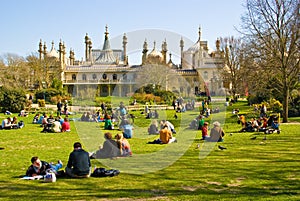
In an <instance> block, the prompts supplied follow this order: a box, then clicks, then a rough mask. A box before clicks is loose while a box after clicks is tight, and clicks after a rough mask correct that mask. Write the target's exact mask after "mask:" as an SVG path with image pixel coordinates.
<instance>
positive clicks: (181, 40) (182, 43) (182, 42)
mask: <svg viewBox="0 0 300 201" xmlns="http://www.w3.org/2000/svg"><path fill="white" fill-rule="evenodd" d="M183 46H184V41H183V38H182V36H181V39H180V47H182V48H183Z"/></svg>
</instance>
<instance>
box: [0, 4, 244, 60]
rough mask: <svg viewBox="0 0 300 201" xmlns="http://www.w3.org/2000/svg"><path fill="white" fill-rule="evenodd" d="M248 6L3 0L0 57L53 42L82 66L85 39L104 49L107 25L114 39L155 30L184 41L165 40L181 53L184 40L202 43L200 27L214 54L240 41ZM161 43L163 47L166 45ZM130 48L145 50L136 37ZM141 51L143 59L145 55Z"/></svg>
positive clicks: (28, 53) (25, 53)
mask: <svg viewBox="0 0 300 201" xmlns="http://www.w3.org/2000/svg"><path fill="white" fill-rule="evenodd" d="M242 3H243V1H241V0H229V1H224V0H209V1H208V0H152V1H151V0H147V1H146V0H144V1H143V0H127V1H125V0H123V1H121V0H105V1H104V0H48V1H46V0H27V1H20V0H1V1H0V5H1V7H0V9H1V12H0V19H1V37H0V56H3V55H4V54H6V53H14V54H17V55H19V56H24V57H26V56H28V55H30V54H31V53H35V52H36V51H37V49H38V43H39V41H40V39H42V41H45V42H46V44H47V47H48V50H49V49H50V48H51V42H52V41H54V43H55V48H56V49H58V43H59V40H60V39H61V40H62V41H64V42H65V45H66V49H67V52H69V50H70V48H72V49H73V50H74V51H75V57H76V59H79V60H80V59H81V58H82V57H84V36H85V34H86V33H88V35H89V36H90V37H91V39H92V42H93V48H102V43H103V40H104V34H103V33H104V32H105V25H106V24H107V25H108V27H109V33H110V38H111V39H114V38H116V37H118V36H120V35H123V34H124V33H131V32H137V33H139V34H143V33H147V32H148V31H147V30H152V29H155V30H164V31H167V32H172V33H174V34H175V35H176V36H177V35H178V36H179V38H178V41H177V39H175V41H174V39H172V40H171V41H170V40H169V39H168V38H166V37H165V36H162V37H165V38H166V40H167V42H168V43H169V44H172V43H174V46H175V47H177V46H178V50H179V40H180V36H182V37H184V38H185V39H187V40H188V39H189V40H190V41H191V42H192V43H194V42H196V40H197V39H198V27H199V25H200V26H201V30H202V40H207V41H208V44H209V47H211V48H212V49H214V46H215V40H216V38H218V37H226V36H232V35H233V36H236V37H237V36H239V35H238V33H237V31H235V28H234V27H239V26H240V23H241V20H240V18H241V15H242V14H243V13H244V12H245V8H244V7H243V6H242ZM140 30H146V31H144V32H139V31H140ZM129 35H130V34H129ZM162 35H163V34H162ZM148 37H150V36H147V34H145V37H144V36H141V38H143V40H144V38H147V41H148V42H149V49H151V48H152V47H153V44H152V43H153V40H156V39H155V38H154V39H152V38H151V37H150V38H151V40H148ZM157 40H158V41H157V44H158V47H160V45H161V40H163V39H157ZM129 43H138V44H140V48H142V45H143V44H142V43H143V41H137V40H136V39H135V37H131V38H129V37H128V44H129ZM175 43H176V44H175ZM119 44H120V45H118V42H116V43H113V42H112V48H114V49H120V48H122V44H121V42H119ZM188 45H190V44H189V43H186V46H185V49H187V48H188ZM135 51H136V52H139V54H140V51H139V49H136V50H135ZM171 51H172V50H171ZM173 51H177V50H173ZM131 56H132V57H135V56H136V55H134V54H133V55H129V61H131V60H132V63H134V62H135V61H136V60H134V59H133V58H130V57H131ZM138 57H139V56H138Z"/></svg>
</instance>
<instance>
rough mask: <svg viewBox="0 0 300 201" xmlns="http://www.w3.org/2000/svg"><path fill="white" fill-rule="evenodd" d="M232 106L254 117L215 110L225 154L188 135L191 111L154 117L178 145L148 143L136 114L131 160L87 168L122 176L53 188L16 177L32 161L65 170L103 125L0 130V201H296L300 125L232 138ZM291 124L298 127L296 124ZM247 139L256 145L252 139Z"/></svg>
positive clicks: (64, 181) (63, 182)
mask: <svg viewBox="0 0 300 201" xmlns="http://www.w3.org/2000/svg"><path fill="white" fill-rule="evenodd" d="M214 106H215V105H214ZM219 106H220V107H222V105H219ZM235 107H238V108H239V109H240V111H241V112H242V113H245V114H251V115H253V112H252V108H250V107H248V106H247V105H246V104H245V103H244V102H239V103H236V104H235V105H233V106H231V107H228V108H227V111H228V112H226V114H225V108H221V111H223V112H221V113H220V114H213V115H212V116H211V117H210V118H209V119H207V121H210V122H211V123H212V121H215V120H219V121H220V122H222V121H223V122H222V126H223V128H224V129H225V131H226V135H225V141H224V142H222V143H220V144H221V145H222V146H224V147H227V149H226V150H223V151H221V150H219V149H218V148H217V144H215V143H207V142H205V143H203V141H201V140H200V136H201V132H199V131H196V130H189V129H186V128H187V126H188V124H189V123H190V121H191V120H192V119H193V118H195V117H196V116H197V114H198V112H197V111H196V110H195V111H190V112H186V113H182V114H179V118H178V119H177V120H175V119H174V118H173V115H174V111H170V110H167V111H161V112H160V117H161V118H167V119H169V120H170V121H171V122H172V123H173V124H174V125H175V126H176V129H177V131H178V132H177V134H176V138H177V139H178V143H174V144H169V145H155V144H154V145H153V144H147V142H148V141H151V140H153V139H156V138H157V137H158V136H153V135H147V130H146V128H147V126H148V125H149V123H150V120H146V119H145V118H144V117H143V116H141V114H140V113H138V112H136V113H135V115H136V116H138V118H137V119H135V124H134V127H135V130H134V138H133V139H130V140H129V141H130V144H131V146H132V150H133V153H134V155H133V157H130V158H121V159H116V160H110V159H105V160H100V161H98V160H92V167H94V166H97V167H106V168H116V169H120V170H121V174H120V175H119V176H117V177H108V178H88V179H68V178H59V179H58V180H57V182H55V183H43V182H41V181H25V180H20V179H19V178H18V177H19V176H20V175H23V174H24V173H25V171H26V169H27V167H28V166H29V165H30V158H31V157H32V156H34V155H38V156H39V157H40V158H41V159H43V160H46V161H49V162H50V161H57V160H58V159H61V160H62V161H63V163H64V164H66V163H67V160H68V156H69V153H70V152H71V151H72V145H73V143H74V142H75V141H81V142H82V143H83V144H84V148H85V149H86V150H87V151H94V150H95V149H97V147H98V146H99V145H101V144H102V142H103V133H104V131H103V130H102V125H100V124H97V123H82V122H73V121H72V122H71V128H72V131H71V132H70V133H60V134H52V133H41V132H40V131H41V127H39V126H38V125H34V124H31V120H32V116H30V117H27V118H25V117H24V118H22V120H24V122H25V127H24V128H22V129H19V130H0V140H1V141H0V147H3V148H4V150H0V154H1V155H0V156H1V157H0V171H1V174H0V188H1V196H0V200H299V199H300V195H299V193H300V176H299V175H300V174H299V164H300V158H299V153H300V148H299V147H300V136H299V130H300V124H297V123H290V124H282V125H281V126H280V127H281V129H282V132H281V133H280V134H269V135H267V136H266V138H267V140H263V138H264V137H265V135H264V134H263V133H258V132H255V133H239V132H238V131H239V130H240V125H239V124H237V123H236V120H237V119H236V116H235V115H232V114H231V110H232V109H233V108H235ZM224 117H226V118H224ZM249 117H250V115H249ZM0 118H1V119H3V118H5V116H4V115H0ZM222 118H223V119H224V120H222ZM20 119H21V118H20ZM291 121H298V122H299V118H293V119H291ZM117 132H118V131H113V133H114V134H115V133H117ZM230 133H231V134H230ZM253 136H256V137H257V138H256V140H250V138H251V137H253ZM198 144H199V146H200V147H199V148H197V145H198Z"/></svg>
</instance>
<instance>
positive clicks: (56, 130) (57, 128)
mask: <svg viewBox="0 0 300 201" xmlns="http://www.w3.org/2000/svg"><path fill="white" fill-rule="evenodd" d="M51 131H52V132H53V133H60V132H61V124H60V122H59V117H56V118H55V121H54V122H53V123H52V127H51Z"/></svg>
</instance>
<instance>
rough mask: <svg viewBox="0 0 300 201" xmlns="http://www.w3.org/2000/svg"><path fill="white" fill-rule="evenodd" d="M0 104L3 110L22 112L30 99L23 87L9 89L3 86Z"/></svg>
mask: <svg viewBox="0 0 300 201" xmlns="http://www.w3.org/2000/svg"><path fill="white" fill-rule="evenodd" d="M1 89H2V91H1V96H0V106H1V108H2V112H5V111H7V110H8V111H10V112H13V113H16V112H20V111H21V110H22V109H24V108H25V107H26V104H27V102H28V100H27V99H26V93H25V91H24V90H22V89H7V88H5V87H2V88H1Z"/></svg>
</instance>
